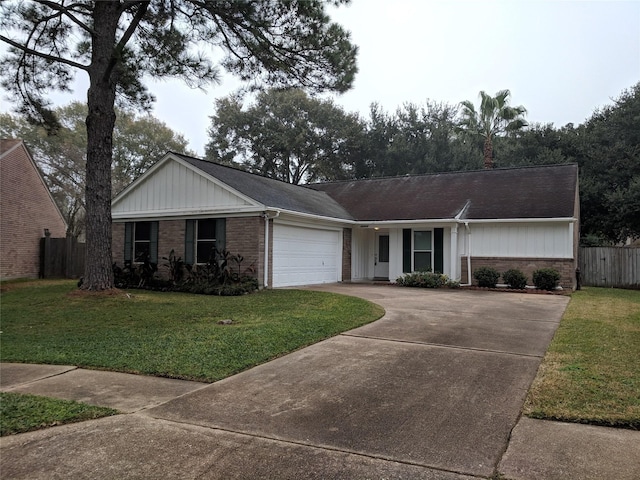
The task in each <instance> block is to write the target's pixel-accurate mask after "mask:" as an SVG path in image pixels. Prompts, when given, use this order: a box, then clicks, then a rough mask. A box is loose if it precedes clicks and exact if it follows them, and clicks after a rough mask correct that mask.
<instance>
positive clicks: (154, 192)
mask: <svg viewBox="0 0 640 480" xmlns="http://www.w3.org/2000/svg"><path fill="white" fill-rule="evenodd" d="M132 187H134V188H132V189H131V190H130V191H129V192H125V195H124V196H122V197H121V198H119V199H118V202H117V203H115V204H114V205H113V208H112V215H113V217H114V219H115V218H118V217H131V216H133V215H144V214H153V216H156V217H161V216H170V215H178V214H179V215H184V214H189V213H198V212H201V211H202V212H204V211H206V212H215V211H216V210H220V211H229V209H234V210H242V209H245V208H246V209H250V208H252V207H253V204H252V203H251V202H250V201H248V199H245V198H242V197H240V196H239V195H236V194H235V193H234V192H232V191H230V190H229V189H228V188H225V187H224V186H222V185H220V184H218V183H216V182H215V181H213V180H211V179H209V178H207V177H206V176H204V175H202V174H200V173H198V172H196V171H194V169H192V168H189V167H188V166H186V165H184V164H182V163H180V162H176V161H168V162H164V163H163V164H162V165H161V166H160V167H159V168H158V169H157V171H156V172H155V173H154V174H153V175H150V176H147V177H146V178H144V179H143V180H142V181H141V182H140V183H138V184H135V185H133V186H132Z"/></svg>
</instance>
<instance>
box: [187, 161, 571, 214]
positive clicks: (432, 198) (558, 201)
mask: <svg viewBox="0 0 640 480" xmlns="http://www.w3.org/2000/svg"><path fill="white" fill-rule="evenodd" d="M174 155H176V156H178V157H180V158H181V159H183V160H185V161H186V162H188V163H189V164H191V165H193V166H194V167H196V168H198V169H200V170H202V171H203V172H205V173H208V174H209V175H211V176H213V177H215V178H218V179H219V180H221V181H222V182H224V183H225V184H227V185H229V186H230V187H232V188H234V189H236V190H237V191H239V192H241V193H243V194H244V195H246V196H248V197H250V198H252V199H254V200H256V201H257V202H259V203H261V204H263V205H265V206H267V207H271V208H279V209H283V210H290V211H294V212H300V213H307V214H313V215H319V216H324V217H330V218H338V219H345V220H360V221H393V220H429V219H451V218H454V217H455V216H456V215H458V214H460V212H461V211H463V209H464V211H463V214H462V215H461V218H462V219H469V220H471V219H512V218H522V219H527V218H570V217H573V215H574V207H575V202H576V188H577V182H578V166H577V165H574V164H567V165H550V166H535V167H520V168H505V169H493V170H478V171H469V172H455V173H437V174H430V175H407V176H403V177H390V178H376V179H365V180H350V181H341V182H327V183H316V184H311V185H306V186H301V185H291V184H289V183H285V182H281V181H279V180H274V179H270V178H266V177H262V176H260V175H256V174H252V173H248V172H244V171H242V170H238V169H235V168H232V167H227V166H223V165H219V164H216V163H213V162H209V161H206V160H200V159H197V158H193V157H189V156H186V155H181V154H177V153H176V154H174ZM465 206H467V208H466V209H465Z"/></svg>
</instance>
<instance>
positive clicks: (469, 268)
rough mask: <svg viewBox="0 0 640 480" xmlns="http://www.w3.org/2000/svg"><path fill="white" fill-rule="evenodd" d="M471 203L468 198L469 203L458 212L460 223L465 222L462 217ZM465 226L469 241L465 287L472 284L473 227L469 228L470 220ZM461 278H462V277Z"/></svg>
mask: <svg viewBox="0 0 640 480" xmlns="http://www.w3.org/2000/svg"><path fill="white" fill-rule="evenodd" d="M470 205H471V200H467V203H465V204H464V207H462V210H460V211H459V212H458V214H457V215H456V216H455V217H454V218H455V220H456V222H458V223H462V222H463V220H461V218H462V216H463V215H465V214H466V213H467V210H468V208H469V206H470ZM464 228H465V230H466V231H467V243H468V249H467V283H463V284H461V285H462V286H463V287H469V286H471V228H469V222H464ZM460 280H462V278H461V279H460Z"/></svg>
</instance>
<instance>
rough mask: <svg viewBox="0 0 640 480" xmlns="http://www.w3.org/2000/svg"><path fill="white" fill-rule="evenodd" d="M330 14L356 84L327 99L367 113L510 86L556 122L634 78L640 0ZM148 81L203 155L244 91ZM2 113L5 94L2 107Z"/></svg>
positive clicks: (516, 100)
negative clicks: (212, 119) (230, 99)
mask: <svg viewBox="0 0 640 480" xmlns="http://www.w3.org/2000/svg"><path fill="white" fill-rule="evenodd" d="M329 13H330V15H331V17H332V19H334V20H335V21H337V22H338V23H340V24H342V25H343V26H344V27H345V28H346V29H347V30H349V31H351V33H352V40H353V42H354V43H355V44H357V45H358V46H359V56H358V66H359V73H358V75H357V77H356V81H355V84H354V86H353V89H352V90H351V91H349V92H347V93H345V94H343V95H341V96H337V97H335V101H336V103H338V104H339V105H342V106H343V107H344V109H345V110H347V111H350V112H359V113H360V114H361V115H362V116H363V117H368V112H369V107H370V105H371V103H373V102H377V103H379V104H380V105H381V106H382V107H383V108H384V109H385V110H386V111H387V112H393V111H395V109H396V108H397V107H399V106H401V105H402V104H403V103H405V102H412V103H416V104H424V103H425V101H426V100H427V99H430V100H434V101H438V102H448V103H452V104H456V103H458V102H460V101H462V100H471V101H473V102H474V103H476V104H477V101H478V93H479V91H480V90H485V91H486V92H487V93H490V94H494V93H495V92H497V91H498V90H502V89H505V88H506V89H509V90H511V95H512V104H513V105H523V106H524V107H526V108H527V110H528V112H529V113H528V116H527V119H528V120H529V122H542V123H553V124H555V126H556V127H560V126H563V125H565V124H567V123H570V122H571V123H574V124H579V123H582V122H583V121H584V120H586V119H587V118H588V117H589V116H590V115H591V114H592V113H593V111H594V110H595V109H597V108H599V107H602V106H603V105H606V104H610V103H612V99H613V98H615V97H617V96H619V94H620V93H621V92H622V90H624V89H626V88H629V87H631V86H632V85H634V84H635V83H637V82H638V81H640V0H626V1H613V0H600V1H583V0H565V1H559V0H546V1H545V0H507V1H498V0H495V1H490V0H475V1H474V0H467V1H461V0H352V2H351V4H350V5H348V6H341V7H338V8H333V7H331V8H330V9H329ZM82 83H83V82H81V81H80V79H79V81H78V84H79V86H78V88H77V90H78V91H76V94H75V97H74V98H77V99H80V100H83V99H84V98H86V86H82ZM85 85H86V84H85ZM149 85H150V89H151V90H152V92H153V93H154V94H155V95H156V97H157V102H156V104H155V107H154V111H153V114H154V115H155V116H156V117H158V118H159V119H160V120H162V121H163V122H165V123H166V124H167V125H168V126H169V127H170V128H172V129H173V130H175V131H177V132H179V133H181V134H183V135H184V136H185V137H186V138H187V139H188V140H189V142H190V147H191V149H193V150H194V151H196V153H197V154H199V155H203V154H204V145H205V144H206V142H207V134H206V130H207V128H208V126H209V116H210V115H211V114H212V113H213V102H214V100H215V99H216V98H218V97H221V96H224V95H227V94H229V93H231V92H233V91H234V90H235V89H237V88H238V87H240V86H241V84H240V83H239V82H238V81H236V80H235V79H234V78H232V77H224V78H223V81H222V83H221V84H219V85H212V86H211V87H209V88H208V89H207V91H206V92H203V91H200V90H191V89H189V88H188V87H186V86H184V85H183V84H182V83H181V82H179V81H163V82H152V83H150V84H149ZM83 90H84V91H83ZM55 99H56V103H58V104H64V103H67V102H68V101H69V100H70V99H71V98H70V97H68V96H67V97H62V96H56V97H55ZM10 108H11V105H10V104H9V102H7V101H6V100H4V99H3V100H2V106H1V108H0V109H1V110H2V111H7V110H9V109H10Z"/></svg>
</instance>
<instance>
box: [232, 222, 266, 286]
mask: <svg viewBox="0 0 640 480" xmlns="http://www.w3.org/2000/svg"><path fill="white" fill-rule="evenodd" d="M227 250H229V252H231V254H232V255H242V256H243V257H244V260H243V262H242V265H241V268H242V271H241V273H243V274H247V275H251V276H253V277H255V278H257V279H258V282H259V283H260V285H262V284H263V283H264V219H263V218H262V217H239V218H227Z"/></svg>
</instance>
